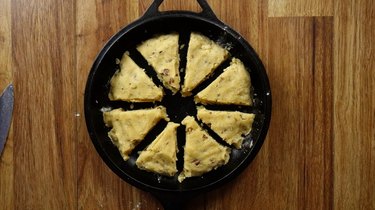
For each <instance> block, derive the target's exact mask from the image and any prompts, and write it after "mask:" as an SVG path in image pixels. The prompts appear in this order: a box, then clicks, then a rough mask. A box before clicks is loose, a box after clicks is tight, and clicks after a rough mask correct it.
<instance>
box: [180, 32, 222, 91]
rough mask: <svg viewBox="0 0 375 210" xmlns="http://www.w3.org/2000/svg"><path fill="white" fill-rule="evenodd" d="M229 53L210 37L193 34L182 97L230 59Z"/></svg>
mask: <svg viewBox="0 0 375 210" xmlns="http://www.w3.org/2000/svg"><path fill="white" fill-rule="evenodd" d="M228 56H229V52H228V51H227V50H226V49H225V48H223V47H221V46H220V45H218V44H217V43H215V42H214V41H212V40H210V39H209V38H208V37H206V36H204V35H202V34H199V33H196V32H192V33H191V35H190V40H189V47H188V52H187V60H186V70H185V77H184V85H183V87H182V95H184V96H188V95H191V91H192V90H193V89H194V88H195V87H196V86H197V85H199V84H200V83H202V82H203V81H204V80H205V79H207V77H208V76H209V75H210V74H211V73H212V72H213V71H214V70H215V69H216V68H217V67H218V66H219V65H220V64H221V63H222V62H223V61H224V60H226V59H227V58H228Z"/></svg>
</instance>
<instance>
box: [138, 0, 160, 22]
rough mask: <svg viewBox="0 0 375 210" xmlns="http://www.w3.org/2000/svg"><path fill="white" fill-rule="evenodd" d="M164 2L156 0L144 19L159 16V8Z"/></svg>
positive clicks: (144, 15)
mask: <svg viewBox="0 0 375 210" xmlns="http://www.w3.org/2000/svg"><path fill="white" fill-rule="evenodd" d="M163 1H164V0H154V1H153V2H152V3H151V5H150V7H149V8H148V9H147V10H146V12H145V13H144V14H143V16H142V18H147V17H152V16H156V15H159V14H160V12H159V6H160V4H161V3H163Z"/></svg>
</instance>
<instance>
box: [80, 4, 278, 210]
mask: <svg viewBox="0 0 375 210" xmlns="http://www.w3.org/2000/svg"><path fill="white" fill-rule="evenodd" d="M162 2H163V0H154V2H153V3H152V5H151V6H150V7H149V8H148V10H147V11H146V12H145V14H144V15H143V16H142V17H141V18H140V19H138V20H136V21H135V22H133V23H131V24H130V25H128V26H126V27H125V28H123V29H122V30H120V31H119V32H118V33H117V34H115V35H114V36H113V37H112V38H111V39H110V40H109V41H108V43H107V44H106V45H105V46H104V48H103V49H102V50H101V51H100V53H99V54H98V56H97V58H96V60H95V62H94V64H93V66H92V69H91V72H90V74H89V76H88V80H87V84H86V90H85V104H84V106H85V107H84V108H85V118H86V124H87V129H88V132H89V135H90V137H91V139H92V142H93V144H94V146H95V148H96V150H97V152H98V153H99V155H100V156H101V158H102V159H103V160H104V162H105V163H106V164H107V165H108V166H109V167H110V168H111V169H112V171H113V172H115V173H116V174H117V175H118V176H119V177H121V178H122V179H123V180H125V181H126V182H128V183H130V184H132V185H134V186H136V187H138V188H140V189H142V190H145V191H148V192H151V193H152V194H153V195H155V196H156V197H157V198H158V199H159V200H160V201H161V203H162V204H163V206H164V208H165V209H181V208H182V206H183V203H184V201H186V199H188V198H190V197H192V196H194V195H196V194H198V193H200V192H204V191H209V190H212V189H213V188H215V187H218V186H221V185H222V184H223V183H225V182H227V181H229V180H231V179H233V178H234V177H235V176H237V175H238V174H240V173H241V172H242V171H243V170H244V168H245V167H246V166H247V165H249V164H250V162H251V161H252V160H253V159H254V157H255V155H256V154H257V153H258V151H259V150H260V148H261V146H262V144H263V141H264V139H265V137H266V134H267V130H268V126H269V123H270V118H271V91H270V86H269V82H268V77H267V75H266V72H265V69H264V67H263V64H262V62H261V60H260V59H259V58H258V56H257V54H256V53H255V51H254V50H253V49H252V47H251V46H250V45H249V44H248V43H247V42H246V41H245V40H244V39H243V38H242V37H241V36H240V35H239V34H238V33H237V32H235V31H234V30H233V29H231V28H230V27H228V26H227V25H225V24H224V23H222V22H221V21H220V20H219V19H217V17H216V16H215V14H214V13H213V11H212V10H211V8H210V7H209V5H208V4H207V2H206V0H198V3H199V4H200V6H201V7H202V12H200V13H194V12H189V11H167V12H160V11H159V10H158V8H159V6H160V4H161V3H162ZM191 31H196V32H199V33H202V34H204V35H205V36H207V37H209V38H210V39H212V40H215V41H217V42H219V43H221V44H223V45H225V46H226V47H228V48H229V49H230V50H229V51H230V54H231V56H232V57H237V58H239V59H240V60H242V61H243V62H244V64H245V66H246V67H247V68H248V70H249V72H250V75H251V81H252V86H253V87H252V93H253V97H254V106H252V107H250V108H249V107H237V106H236V107H234V106H222V107H219V109H228V110H232V109H235V110H240V111H244V112H252V113H256V118H255V121H254V123H253V129H252V132H251V133H250V134H249V135H248V136H246V137H245V140H244V142H245V143H244V146H243V148H242V149H240V150H236V149H232V153H231V157H230V161H229V163H228V164H226V165H225V166H222V167H220V168H218V169H217V170H214V171H212V172H209V173H207V174H205V175H203V176H202V177H195V178H187V179H186V180H184V181H183V182H182V183H179V182H178V181H177V176H175V177H172V178H171V177H164V176H157V175H155V174H153V173H149V172H145V171H142V170H139V169H138V168H137V166H136V165H135V160H136V158H137V152H133V153H132V155H131V158H130V159H129V160H128V161H123V159H122V158H121V156H120V154H119V152H118V150H117V148H116V147H115V146H114V145H113V144H112V142H111V141H110V139H109V138H108V135H107V133H108V131H109V128H107V127H105V125H104V123H103V117H102V111H103V108H108V107H111V108H117V107H123V108H125V109H128V108H130V107H131V108H133V107H132V106H134V109H137V108H147V107H153V106H155V104H149V103H141V104H133V105H131V104H129V103H122V102H112V101H109V99H108V91H109V80H110V78H111V77H112V76H113V74H114V72H115V71H116V69H117V68H118V66H117V64H116V58H121V56H122V54H123V53H124V52H125V51H129V52H130V56H131V57H133V59H134V60H136V61H137V62H138V63H139V65H140V66H142V67H143V68H145V69H146V72H148V74H149V75H150V76H151V77H152V78H153V80H154V82H155V83H157V84H158V85H159V84H160V82H159V81H158V80H157V78H156V77H155V75H154V74H153V73H152V72H153V71H152V69H151V70H150V68H151V67H150V66H148V65H147V62H145V60H144V59H142V57H141V56H140V54H139V53H137V52H136V50H135V47H136V45H138V44H139V43H141V42H142V41H144V40H146V39H148V38H150V37H152V36H153V35H155V34H162V33H171V32H177V33H179V34H180V44H181V45H183V44H187V43H188V39H189V34H190V32H191ZM186 48H187V47H184V48H181V50H180V53H181V67H182V68H183V65H184V63H186V60H184V59H185V58H184V57H186ZM228 64H229V60H228V61H227V62H224V64H223V65H222V66H221V67H219V68H218V70H216V71H217V72H219V73H220V72H222V70H223V68H225V66H226V65H228ZM216 71H215V72H216ZM219 73H216V74H219ZM183 74H184V73H183V72H182V77H183ZM215 77H217V75H216V76H215V75H214V76H213V78H211V79H208V81H207V82H206V83H203V84H202V85H200V87H198V88H197V89H198V90H199V89H202V88H204V87H205V86H206V85H207V83H208V82H211V81H212V80H213V79H214V78H215ZM198 90H196V92H197V91H198ZM228 94H230V93H228ZM159 104H161V105H164V106H166V107H167V110H169V111H168V114H169V117H170V118H171V120H172V121H176V122H180V120H181V119H183V117H184V116H186V114H191V115H194V114H195V113H196V108H195V105H194V102H193V100H192V97H191V98H189V97H188V98H182V97H181V96H180V95H179V94H177V95H175V96H172V94H171V93H170V92H169V91H168V90H166V96H165V97H164V99H163V101H162V102H160V103H159ZM156 105H158V104H156ZM210 108H212V109H215V108H218V107H215V106H212V107H210ZM165 124H166V123H165V122H164V123H163V122H162V123H159V124H158V125H157V126H156V128H155V129H153V130H152V131H151V132H150V133H151V134H150V135H148V136H146V139H148V138H152V136H153V135H154V136H155V135H156V134H157V133H158V132H160V131H161V130H162V128H163V126H165ZM183 130H184V128H183V127H182V126H180V129H179V130H178V135H179V140H178V141H179V142H178V144H179V150H180V151H183V144H184V142H183V141H184V133H183ZM211 133H212V132H211ZM150 136H151V137H150ZM149 142H150V140H145V143H141V144H140V146H138V147H137V148H136V149H135V151H139V150H141V149H143V148H144V147H146V145H147V143H149ZM182 157H183V156H182V152H179V154H178V158H179V160H178V163H177V164H178V168H179V169H181V168H182V159H183V158H182Z"/></svg>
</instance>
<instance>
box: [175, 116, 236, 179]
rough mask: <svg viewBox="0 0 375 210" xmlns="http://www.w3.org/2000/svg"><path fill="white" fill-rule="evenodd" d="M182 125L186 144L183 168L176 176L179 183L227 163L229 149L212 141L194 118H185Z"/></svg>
mask: <svg viewBox="0 0 375 210" xmlns="http://www.w3.org/2000/svg"><path fill="white" fill-rule="evenodd" d="M182 124H183V125H185V126H186V129H185V132H186V143H185V148H184V168H183V171H182V172H181V173H180V174H179V176H178V181H179V182H182V181H183V180H184V179H185V178H187V177H193V176H201V175H202V174H204V173H207V172H209V171H211V170H213V169H217V168H218V167H220V166H222V165H225V164H226V163H228V161H229V156H230V149H229V148H228V147H225V146H223V145H221V144H219V143H218V142H217V141H216V140H215V139H213V138H212V137H211V136H210V135H209V134H208V133H207V132H206V131H204V130H203V129H202V128H201V127H200V126H199V125H198V123H197V122H196V121H195V119H194V117H192V116H187V117H185V119H184V120H183V121H182Z"/></svg>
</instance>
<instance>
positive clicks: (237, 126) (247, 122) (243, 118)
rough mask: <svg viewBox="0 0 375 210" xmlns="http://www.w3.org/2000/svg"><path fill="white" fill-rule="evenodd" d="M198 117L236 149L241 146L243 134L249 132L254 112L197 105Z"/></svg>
mask: <svg viewBox="0 0 375 210" xmlns="http://www.w3.org/2000/svg"><path fill="white" fill-rule="evenodd" d="M197 116H198V118H199V119H200V120H202V122H204V123H205V124H206V125H208V126H209V127H210V128H211V129H212V130H213V131H214V132H215V133H216V134H217V135H219V136H220V137H221V138H222V139H223V140H224V141H226V142H227V143H228V144H230V145H234V146H235V147H236V148H237V149H240V148H241V145H242V142H243V140H244V137H243V135H247V134H249V133H250V132H251V128H252V125H253V121H254V117H255V115H254V114H249V113H242V112H238V111H213V110H207V109H205V108H203V107H198V114H197Z"/></svg>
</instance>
